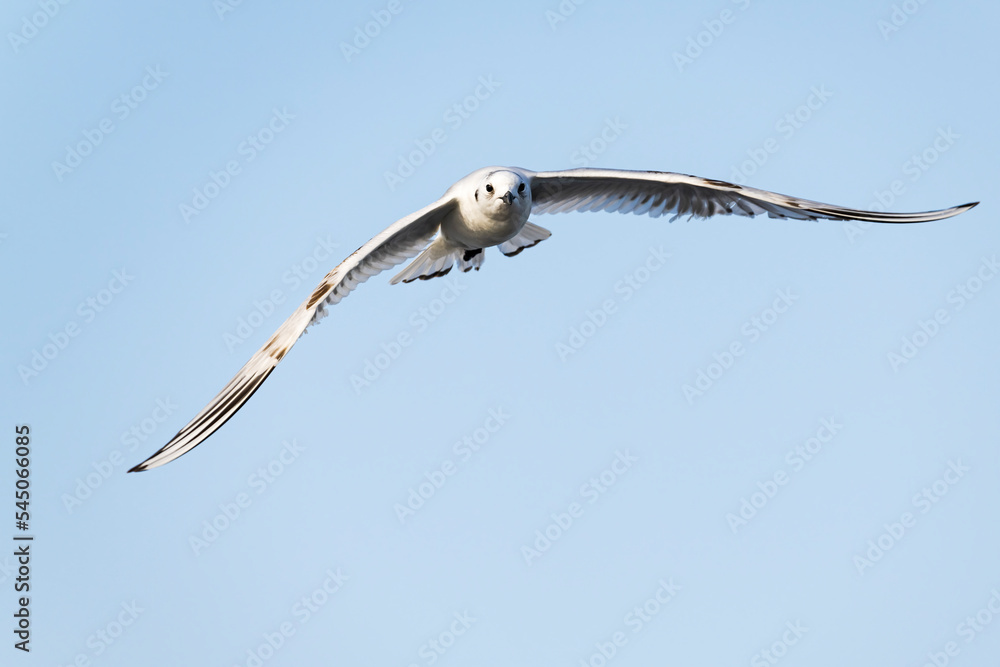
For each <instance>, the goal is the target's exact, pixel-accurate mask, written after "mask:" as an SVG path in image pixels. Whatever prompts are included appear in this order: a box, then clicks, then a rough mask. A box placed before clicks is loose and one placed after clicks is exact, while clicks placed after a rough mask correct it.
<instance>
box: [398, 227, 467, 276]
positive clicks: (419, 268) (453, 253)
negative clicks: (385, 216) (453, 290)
mask: <svg viewBox="0 0 1000 667" xmlns="http://www.w3.org/2000/svg"><path fill="white" fill-rule="evenodd" d="M462 252H463V251H462V249H461V248H456V247H454V246H453V245H451V244H450V243H448V242H447V241H445V239H444V237H443V236H440V235H439V236H438V237H437V238H436V239H434V242H433V243H431V244H430V245H429V246H427V249H426V250H424V251H423V252H422V253H420V254H419V255H417V258H416V259H414V260H413V261H412V262H410V264H409V265H408V266H407V267H406V268H405V269H403V270H402V271H400V272H399V273H397V274H396V275H395V276H393V278H392V280H390V281H389V284H390V285H395V284H396V283H401V282H402V283H411V282H413V281H414V280H416V279H418V278H419V279H420V280H430V279H431V278H437V277H439V276H443V275H446V274H447V273H448V272H449V271H451V268H452V267H453V266H454V265H455V262H457V261H459V260H460V259H461V258H462Z"/></svg>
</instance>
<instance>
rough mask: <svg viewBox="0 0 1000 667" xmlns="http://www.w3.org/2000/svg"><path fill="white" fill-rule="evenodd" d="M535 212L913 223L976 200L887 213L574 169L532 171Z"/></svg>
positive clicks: (677, 179)
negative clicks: (958, 204) (759, 216)
mask: <svg viewBox="0 0 1000 667" xmlns="http://www.w3.org/2000/svg"><path fill="white" fill-rule="evenodd" d="M525 173H526V175H528V176H529V178H530V181H531V200H532V209H531V212H532V213H568V212H570V211H607V212H618V213H633V214H635V215H648V216H650V217H654V218H656V217H659V216H661V215H665V214H668V213H673V214H674V216H673V218H671V221H673V220H675V219H677V218H678V217H680V216H682V215H689V216H691V217H695V218H709V217H712V216H714V215H741V216H747V217H752V216H755V215H760V214H763V213H766V214H767V215H768V216H769V217H771V218H789V219H793V220H817V219H820V218H824V219H828V220H865V221H869V222H893V223H911V222H928V221H931V220H941V219H943V218H950V217H951V216H953V215H958V214H959V213H962V212H964V211H967V210H969V209H970V208H972V207H973V206H975V205H976V203H978V202H976V203H971V204H965V205H963V206H955V207H954V208H947V209H943V210H940V211H927V212H924V213H883V212H879V211H861V210H857V209H851V208H844V207H842V206H833V205H831V204H823V203H821V202H816V201H811V200H808V199H800V198H799V197H791V196H789V195H783V194H778V193H776V192H769V191H767V190H758V189H757V188H751V187H747V186H742V185H736V184H734V183H727V182H725V181H716V180H713V179H709V178H699V177H697V176H688V175H686V174H674V173H670V172H662V171H625V170H617V169H569V170H566V171H549V172H537V173H536V172H528V171H525Z"/></svg>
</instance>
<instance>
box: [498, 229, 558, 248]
mask: <svg viewBox="0 0 1000 667" xmlns="http://www.w3.org/2000/svg"><path fill="white" fill-rule="evenodd" d="M550 236H552V232H550V231H549V230H547V229H545V228H544V227H539V226H538V225H536V224H533V223H531V222H526V223H524V227H522V228H521V231H519V232H518V233H517V235H516V236H515V237H514V238H512V239H511V240H509V241H504V242H503V243H501V244H500V252H502V253H503V254H504V255H506V256H507V257H513V256H514V255H516V254H518V253H520V252H521V251H522V250H524V249H525V248H530V247H532V246H535V245H538V244H539V243H541V242H542V241H544V240H545V239H547V238H549V237H550Z"/></svg>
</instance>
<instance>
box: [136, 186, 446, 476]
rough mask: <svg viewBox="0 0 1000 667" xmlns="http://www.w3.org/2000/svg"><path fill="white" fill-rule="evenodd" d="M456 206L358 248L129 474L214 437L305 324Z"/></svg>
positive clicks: (400, 255) (408, 251)
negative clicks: (262, 344) (200, 407)
mask: <svg viewBox="0 0 1000 667" xmlns="http://www.w3.org/2000/svg"><path fill="white" fill-rule="evenodd" d="M455 204H456V202H455V199H454V198H452V197H450V196H445V197H444V198H442V199H439V200H438V201H436V202H434V203H433V204H431V205H430V206H427V207H426V208H423V209H421V210H419V211H417V212H416V213H413V214H411V215H408V216H406V217H405V218H403V219H402V220H398V221H397V222H395V223H393V224H392V225H391V226H390V227H388V228H387V229H386V230H385V231H383V232H382V233H381V234H379V235H378V236H376V237H375V238H373V239H372V240H370V241H368V243H366V244H364V245H363V246H361V247H360V248H358V249H357V250H356V251H354V253H353V254H352V255H351V256H350V257H348V258H347V259H345V260H344V261H343V262H341V263H340V265H338V266H337V268H335V269H334V270H333V271H331V272H330V273H328V274H327V275H326V277H325V278H323V280H322V282H320V284H319V285H318V286H317V287H316V289H315V290H313V292H312V294H310V295H309V298H308V299H306V300H305V301H303V302H302V304H301V305H300V306H299V307H298V308H296V309H295V312H294V313H292V315H291V317H289V318H288V319H287V320H285V323H284V324H282V325H281V326H280V327H279V328H278V330H277V331H276V332H275V333H274V335H273V336H271V338H270V339H269V340H268V341H267V343H265V344H264V347H262V348H260V349H259V350H257V352H256V354H254V355H253V356H252V357H250V361H248V362H247V363H246V365H245V366H243V368H241V369H240V371H239V372H238V373H237V374H236V377H234V378H233V379H232V380H230V381H229V384H227V385H226V386H225V387H224V388H223V390H222V391H220V392H219V394H218V395H217V396H216V397H215V398H213V399H212V401H211V402H210V403H209V404H208V405H207V406H205V409H204V410H202V411H201V412H199V413H198V414H197V415H196V416H195V418H194V419H192V420H191V421H190V423H188V425H187V426H185V427H184V428H182V429H181V430H180V431H178V433H177V435H175V436H174V437H173V438H172V439H171V440H170V442H168V443H167V444H166V445H164V446H163V447H162V448H161V449H160V450H159V451H158V452H156V453H155V454H153V455H152V456H151V457H149V458H148V459H146V460H145V461H143V462H142V463H140V464H139V465H137V466H135V467H134V468H132V469H131V470H129V472H138V471H142V470H149V469H150V468H155V467H157V466H161V465H163V464H164V463H169V462H170V461H173V460H174V459H176V458H177V457H178V456H180V455H182V454H184V453H185V452H187V451H188V450H190V449H193V448H194V447H196V446H198V445H199V444H200V443H201V442H202V441H204V440H205V439H206V438H207V437H208V436H210V435H212V433H214V432H215V431H216V430H217V429H218V428H219V427H220V426H222V425H223V424H225V423H226V421H227V420H228V419H229V418H230V417H232V416H233V415H234V414H236V411H237V410H239V409H240V408H241V407H243V404H244V403H246V402H247V401H248V400H250V397H251V396H253V393H254V392H255V391H257V389H258V388H259V387H260V385H261V384H263V382H264V380H266V379H267V376H268V375H270V374H271V371H273V370H274V367H275V366H277V365H278V362H279V361H281V359H282V358H283V357H284V356H285V354H287V353H288V350H290V349H291V347H292V345H294V344H295V341H297V340H298V339H299V336H301V335H302V334H303V333H304V332H305V330H306V328H307V327H308V326H309V325H310V324H312V323H313V322H315V321H317V320H319V319H321V318H322V317H323V316H324V315H325V314H326V309H325V306H326V305H327V304H329V305H333V304H336V303H337V302H339V301H340V300H341V299H343V298H344V297H345V296H347V295H348V294H349V293H350V292H351V290H353V289H354V288H355V287H357V286H358V285H359V284H360V283H363V282H365V281H366V280H368V279H369V278H370V277H372V276H374V275H376V274H378V273H381V272H382V271H384V270H386V269H389V268H392V267H393V266H396V265H397V264H399V263H401V262H403V261H405V260H407V259H409V258H410V257H413V256H414V255H416V254H417V253H419V252H420V251H421V250H423V249H424V248H425V247H426V246H427V244H428V243H429V242H430V240H431V238H432V237H433V236H434V234H435V233H436V232H437V230H438V227H439V225H440V223H441V220H442V219H443V218H444V217H445V216H446V215H447V214H448V213H449V212H450V211H451V210H453V208H454V207H455Z"/></svg>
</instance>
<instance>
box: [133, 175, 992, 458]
mask: <svg viewBox="0 0 1000 667" xmlns="http://www.w3.org/2000/svg"><path fill="white" fill-rule="evenodd" d="M976 203H978V202H976ZM976 203H971V204H965V205H963V206H956V207H954V208H948V209H943V210H940V211H928V212H926V213H881V212H876V211H860V210H856V209H849V208H843V207H840V206H832V205H830V204H821V203H819V202H815V201H809V200H807V199H799V198H797V197H789V196H788V195H782V194H777V193H775V192H768V191H767V190H758V189H756V188H749V187H745V186H740V185H735V184H733V183H726V182H725V181H716V180H712V179H707V178H698V177H697V176H687V175H684V174H674V173H669V172H659V171H624V170H614V169H570V170H567V171H543V172H533V171H528V170H527V169H518V168H516V167H487V168H485V169H479V170H477V171H474V172H473V173H471V174H469V175H468V176H466V177H465V178H463V179H462V180H460V181H458V182H457V183H455V184H454V185H453V186H451V187H450V188H448V191H447V192H445V193H444V196H443V197H441V198H440V199H438V200H437V201H436V202H434V203H433V204H430V205H429V206H427V207H425V208H423V209H421V210H419V211H417V212H416V213H412V214H410V215H408V216H406V217H405V218H402V219H401V220H397V221H396V222H394V223H393V224H392V225H390V226H389V227H388V228H387V229H385V231H383V232H381V233H380V234H378V235H377V236H376V237H375V238H373V239H371V240H370V241H368V243H366V244H364V245H363V246H361V247H360V248H358V249H357V250H356V251H355V252H354V253H352V254H351V256H350V257H348V258H347V259H345V260H344V261H343V262H341V263H340V265H338V266H337V267H336V268H334V269H333V271H331V272H330V273H328V274H327V275H326V277H324V278H323V280H322V281H321V282H320V284H319V285H318V286H317V287H316V289H315V290H313V292H312V293H311V294H310V295H309V298H307V299H306V300H305V301H304V302H303V303H302V304H301V305H299V307H298V308H296V309H295V312H294V313H292V315H291V317H289V318H288V319H287V320H286V321H285V322H284V324H282V325H281V326H280V327H279V328H278V330H277V331H276V332H275V333H274V335H273V336H271V338H270V339H268V341H267V342H266V343H265V344H264V346H263V347H262V348H260V349H259V350H257V352H256V353H255V354H254V355H253V356H252V357H250V360H249V361H248V362H247V363H246V365H244V366H243V368H241V369H240V370H239V372H238V373H237V374H236V377H234V378H233V379H232V380H230V381H229V384H227V385H226V386H225V387H224V388H223V389H222V391H220V392H219V394H218V395H217V396H216V397H215V398H213V399H212V401H211V402H210V403H209V404H208V405H207V406H205V408H204V409H203V410H202V411H201V412H199V413H198V414H197V415H195V417H194V419H192V420H191V421H190V422H189V423H188V424H187V426H185V427H184V428H182V429H181V430H180V431H178V432H177V435H175V436H174V437H173V438H172V439H171V440H170V442H168V443H167V444H166V445H164V446H163V447H162V448H161V449H160V450H159V451H157V452H156V453H155V454H153V455H152V456H150V457H149V458H148V459H146V460H145V461H143V462H142V463H140V464H139V465H137V466H135V467H134V468H132V469H131V470H129V472H137V471H141V470H149V469H150V468H155V467H157V466H161V465H163V464H164V463H168V462H170V461H173V460H174V459H176V458H177V457H179V456H181V455H182V454H184V453H185V452H187V451H189V450H190V449H193V448H194V447H196V446H198V445H199V444H200V443H202V442H203V441H204V440H205V439H206V438H208V436H210V435H212V433H214V432H215V431H216V430H218V428H219V427H220V426H222V425H223V424H224V423H226V421H227V420H228V419H229V418H230V417H232V416H233V415H234V414H236V411H237V410H239V409H240V408H241V407H243V405H244V404H245V403H246V402H247V401H248V400H249V399H250V397H251V396H252V395H253V393H254V392H255V391H257V389H258V388H259V387H260V385H261V384H263V382H264V380H266V379H267V377H268V376H269V375H270V374H271V371H273V370H274V368H275V366H277V365H278V362H280V361H281V360H282V359H283V358H284V357H285V355H286V354H288V351H289V350H290V349H291V347H292V346H293V345H294V344H295V341H297V340H298V339H299V336H301V335H302V334H303V332H305V330H306V328H307V327H309V325H310V324H312V323H313V322H316V321H317V320H318V319H320V318H322V317H323V316H325V315H326V306H328V305H329V306H332V305H334V304H336V303H338V302H339V301H340V300H341V299H343V298H344V297H345V296H347V295H348V294H349V293H350V292H351V291H352V290H353V289H354V288H355V287H357V286H358V285H359V284H360V283H363V282H365V281H366V280H368V279H369V278H370V277H372V276H374V275H376V274H378V273H381V272H382V271H384V270H386V269H389V268H392V267H393V266H396V265H398V264H400V263H402V262H404V261H406V260H407V259H410V258H412V257H414V256H417V258H416V259H415V260H414V261H413V262H411V263H410V265H409V266H407V267H406V268H405V269H404V270H403V271H402V272H400V273H399V274H397V275H396V276H395V277H394V278H393V279H392V280H391V281H390V283H391V284H396V283H398V282H411V281H413V280H416V279H418V278H419V279H422V280H427V279H430V278H434V277H437V276H443V275H445V274H446V273H448V272H449V271H451V270H452V268H453V267H454V266H455V265H456V264H457V265H458V268H459V270H461V271H470V270H472V269H477V270H478V269H479V267H480V266H481V265H482V263H483V251H484V249H485V248H489V247H491V246H498V247H499V249H500V252H502V253H503V254H504V255H507V256H513V255H516V254H518V253H520V252H521V251H522V250H524V249H525V248H530V247H531V246H533V245H535V244H537V243H539V242H540V241H543V240H545V239H546V238H548V237H549V236H550V235H551V233H550V232H549V231H548V230H546V229H543V228H542V227H539V226H537V225H535V224H532V223H531V222H528V216H529V215H530V214H532V213H566V212H570V211H608V212H618V213H634V214H635V215H648V216H650V217H654V218H656V217H659V216H661V215H665V214H668V213H672V214H674V217H673V218H671V220H673V219H674V218H677V217H679V216H682V215H689V216H692V217H696V218H708V217H711V216H715V215H741V216H745V217H753V216H755V215H759V214H761V213H766V214H767V215H768V216H769V217H771V218H791V219H795V220H817V219H821V218H822V219H827V220H864V221H868V222H885V223H890V222H891V223H912V222H929V221H931V220H941V219H943V218H950V217H951V216H954V215H958V214H959V213H962V212H964V211H967V210H969V209H970V208H972V207H973V206H975V205H976Z"/></svg>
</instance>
